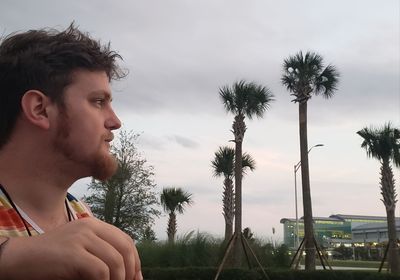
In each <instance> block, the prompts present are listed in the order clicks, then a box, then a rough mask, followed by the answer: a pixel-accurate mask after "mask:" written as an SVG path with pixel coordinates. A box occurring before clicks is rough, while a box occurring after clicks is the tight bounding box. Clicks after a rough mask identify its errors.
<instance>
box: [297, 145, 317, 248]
mask: <svg viewBox="0 0 400 280" xmlns="http://www.w3.org/2000/svg"><path fill="white" fill-rule="evenodd" d="M322 146H324V144H317V145H314V146H312V147H311V148H310V149H309V150H308V152H307V154H308V153H310V152H311V150H312V149H313V148H315V147H322ZM300 166H301V160H300V161H299V162H298V163H297V164H295V165H294V168H293V171H294V205H295V208H296V242H295V244H294V245H295V248H297V247H299V244H300V239H299V215H298V210H297V177H296V174H297V170H299V168H300Z"/></svg>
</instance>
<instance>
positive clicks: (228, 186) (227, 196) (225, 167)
mask: <svg viewBox="0 0 400 280" xmlns="http://www.w3.org/2000/svg"><path fill="white" fill-rule="evenodd" d="M234 160H235V149H233V148H231V147H227V146H225V147H219V149H218V151H216V152H215V155H214V160H212V161H211V166H212V168H213V173H214V176H216V177H219V176H224V178H225V179H224V191H223V193H222V202H223V211H222V214H223V215H224V218H225V241H228V240H229V239H230V238H231V237H232V233H233V217H234V215H235V209H234V205H235V203H234V192H233V181H232V179H233V176H234ZM247 168H248V169H250V170H251V171H253V170H254V169H255V161H254V159H253V158H252V157H251V156H250V155H249V154H247V153H244V154H243V157H242V170H243V171H242V172H243V174H245V171H246V169H247Z"/></svg>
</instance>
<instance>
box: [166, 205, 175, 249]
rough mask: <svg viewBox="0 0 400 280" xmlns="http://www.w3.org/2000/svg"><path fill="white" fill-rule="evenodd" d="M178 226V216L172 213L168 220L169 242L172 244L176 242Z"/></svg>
mask: <svg viewBox="0 0 400 280" xmlns="http://www.w3.org/2000/svg"><path fill="white" fill-rule="evenodd" d="M176 226H177V225H176V215H175V213H174V212H170V213H169V218H168V229H167V235H168V242H169V243H170V244H172V243H174V242H175V234H176Z"/></svg>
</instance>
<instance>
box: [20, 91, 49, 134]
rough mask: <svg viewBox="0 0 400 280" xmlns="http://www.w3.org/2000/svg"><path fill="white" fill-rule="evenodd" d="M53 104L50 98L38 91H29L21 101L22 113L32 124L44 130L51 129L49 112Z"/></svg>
mask: <svg viewBox="0 0 400 280" xmlns="http://www.w3.org/2000/svg"><path fill="white" fill-rule="evenodd" d="M51 104H52V102H51V101H50V98H49V97H48V96H46V95H45V94H43V93H42V92H41V91H38V90H28V91H27V92H25V94H24V96H22V100H21V107H22V112H23V114H24V116H25V118H26V119H27V120H28V121H29V122H30V123H32V124H34V125H37V126H39V127H41V128H43V129H48V128H49V127H50V121H49V117H48V114H47V111H48V109H49V108H48V107H49V106H51Z"/></svg>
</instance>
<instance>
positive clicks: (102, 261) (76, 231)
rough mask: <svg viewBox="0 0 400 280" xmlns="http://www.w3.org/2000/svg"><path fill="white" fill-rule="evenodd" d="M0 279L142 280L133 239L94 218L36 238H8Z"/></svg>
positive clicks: (64, 226) (0, 262) (71, 223)
mask: <svg viewBox="0 0 400 280" xmlns="http://www.w3.org/2000/svg"><path fill="white" fill-rule="evenodd" d="M0 279H7V280H14V279H15V280H17V279H18V280H19V279H31V280H36V279H37V280H42V279H65V280H66V279H71V280H78V279H82V280H142V279H143V277H142V272H141V267H140V259H139V255H138V252H137V250H136V247H135V245H134V242H133V240H132V239H131V238H130V237H129V236H128V235H127V234H125V233H123V232H122V231H121V230H119V229H117V228H116V227H114V226H112V225H109V224H107V223H104V222H101V221H99V220H97V219H95V218H84V219H80V220H76V221H73V222H70V223H68V224H65V225H63V226H61V227H59V228H57V229H55V230H53V231H50V232H47V233H44V234H42V235H39V236H35V237H20V238H11V239H10V240H9V241H8V242H7V244H6V246H5V247H4V248H3V252H2V258H1V260H0Z"/></svg>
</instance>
